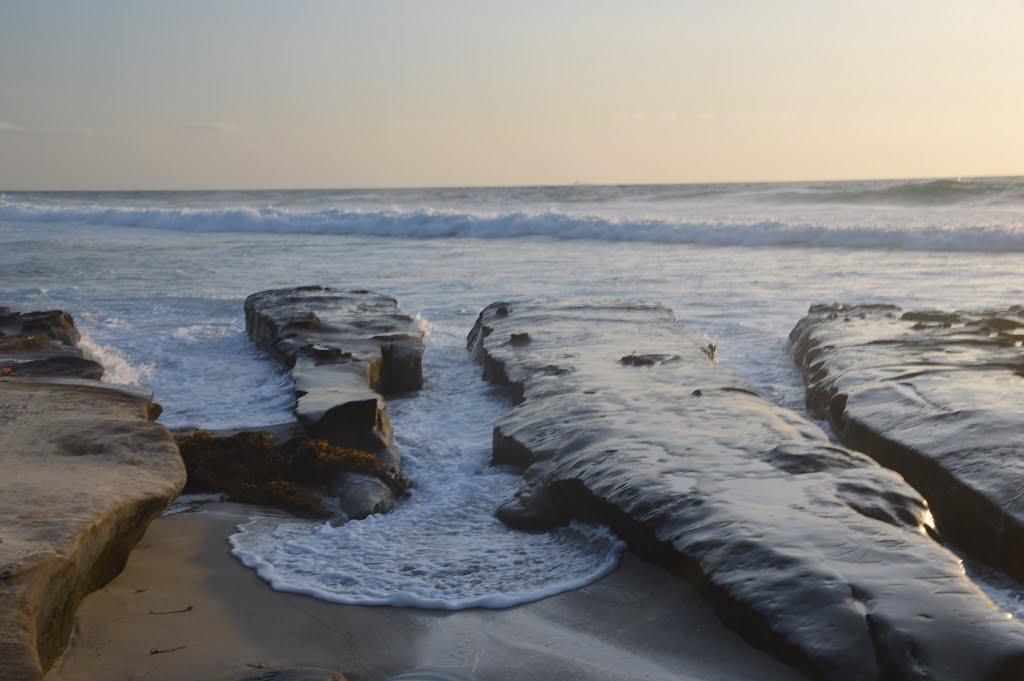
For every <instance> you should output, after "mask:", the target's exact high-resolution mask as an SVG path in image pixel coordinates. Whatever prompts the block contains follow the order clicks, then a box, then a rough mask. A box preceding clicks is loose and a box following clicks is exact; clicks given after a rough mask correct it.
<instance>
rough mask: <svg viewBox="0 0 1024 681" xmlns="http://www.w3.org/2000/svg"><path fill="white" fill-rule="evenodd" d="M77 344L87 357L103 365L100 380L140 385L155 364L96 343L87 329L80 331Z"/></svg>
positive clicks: (147, 377) (151, 373)
mask: <svg viewBox="0 0 1024 681" xmlns="http://www.w3.org/2000/svg"><path fill="white" fill-rule="evenodd" d="M78 345H79V347H80V348H81V349H82V353H83V354H84V355H85V356H86V357H87V358H89V359H91V360H94V361H96V362H99V363H100V364H102V365H103V378H102V379H100V380H102V381H103V382H105V383H117V384H119V385H142V384H143V383H144V382H145V381H146V380H148V379H149V378H150V377H152V375H153V370H154V368H155V366H156V365H155V364H154V363H153V362H142V361H138V360H134V359H132V358H130V357H128V355H127V354H125V353H124V352H122V351H121V350H118V349H117V348H115V347H112V346H109V345H103V344H101V343H97V342H96V341H94V340H93V339H92V337H91V336H90V335H89V333H88V332H87V331H81V340H80V341H79V343H78Z"/></svg>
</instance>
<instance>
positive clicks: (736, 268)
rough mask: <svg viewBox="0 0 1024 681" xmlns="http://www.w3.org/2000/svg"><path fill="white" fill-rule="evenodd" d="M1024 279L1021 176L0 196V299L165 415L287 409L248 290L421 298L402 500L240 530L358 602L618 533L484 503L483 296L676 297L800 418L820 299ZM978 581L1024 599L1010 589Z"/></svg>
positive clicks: (893, 298)
mask: <svg viewBox="0 0 1024 681" xmlns="http://www.w3.org/2000/svg"><path fill="white" fill-rule="evenodd" d="M1022 275H1024V178H984V179H942V180H900V181H870V182H815V183H782V184H705V185H655V186H632V185H631V186H591V185H579V186H565V187H523V188H465V189H404V190H299V191H223V192H210V191H203V192H45V193H33V192H3V193H0V292H2V294H3V295H2V300H0V305H6V306H9V307H13V308H16V309H24V310H38V309H52V308H62V309H66V310H69V311H71V312H72V313H73V315H74V316H75V319H76V322H77V323H78V326H79V328H80V330H81V331H82V334H83V347H84V348H85V349H86V351H87V352H88V353H89V354H90V355H92V356H93V357H95V358H96V359H98V360H99V361H101V362H102V363H103V364H104V365H105V366H106V367H107V369H108V376H107V380H109V381H112V382H120V383H140V384H144V385H147V386H150V387H152V388H153V390H154V391H155V394H156V399H157V401H158V402H160V403H161V404H162V405H163V406H164V413H163V415H162V416H161V418H160V421H161V422H162V423H164V424H165V425H167V426H168V427H170V428H179V427H203V428H212V429H220V428H233V427H256V426H265V425H272V424H277V423H282V422H286V421H289V420H290V419H291V414H290V408H291V405H292V395H291V385H290V381H289V378H288V376H287V374H286V373H284V372H283V371H282V370H281V369H280V368H279V367H278V366H277V365H276V364H274V363H273V362H271V361H270V360H269V359H268V358H267V357H266V356H265V355H264V354H263V353H262V352H261V351H259V350H258V349H256V348H255V347H253V346H252V344H251V343H250V342H249V340H248V339H247V337H246V335H245V329H244V321H243V314H242V302H243V300H244V299H245V297H246V296H247V295H248V294H250V293H253V292H256V291H259V290H263V289H267V288H276V287H284V286H294V285H305V284H320V285H328V286H337V287H348V288H369V289H373V290H376V291H380V292H382V293H386V294H388V295H391V296H394V297H395V298H397V299H398V301H399V303H400V305H401V306H402V307H403V309H404V310H405V311H406V312H408V313H410V314H414V315H416V316H417V318H418V319H419V320H420V322H421V324H422V325H423V326H424V328H425V330H427V331H428V335H427V353H426V356H425V365H424V368H425V386H424V389H423V390H422V391H420V392H419V393H417V394H415V395H413V396H409V397H404V398H402V399H397V400H392V401H390V402H389V410H390V411H391V413H392V420H393V422H394V426H395V430H396V433H397V436H398V446H399V448H400V452H401V454H402V456H403V459H404V461H405V466H406V473H407V474H408V475H409V476H410V477H411V478H412V479H413V481H414V484H415V488H414V490H413V494H412V496H411V498H410V499H408V500H407V501H405V502H403V504H402V505H401V506H400V507H399V508H398V509H397V510H396V511H394V512H393V513H392V514H390V515H388V516H383V517H372V518H370V519H367V520H365V521H360V522H352V523H348V524H346V525H343V526H341V527H332V526H330V525H327V524H322V523H311V522H304V521H295V520H289V519H284V518H281V517H278V516H274V515H267V516H260V517H256V518H254V519H253V521H252V522H251V523H249V524H247V525H244V526H243V527H242V528H241V529H240V531H239V533H238V534H236V535H234V536H233V538H232V544H233V547H234V548H233V550H234V552H235V554H236V555H237V556H238V557H239V558H240V559H241V560H242V561H243V562H245V563H246V564H247V565H249V566H251V567H253V568H255V569H257V570H258V572H259V573H260V575H261V576H262V577H263V578H264V579H266V580H268V581H269V582H270V583H271V584H272V585H273V586H274V588H277V589H281V590H288V591H296V592H300V593H307V594H310V595H313V596H315V597H318V598H323V599H326V600H332V601H337V602H343V603H368V604H390V605H411V606H420V607H435V608H446V609H458V608H465V607H474V606H485V607H504V606H509V605H513V604H515V603H521V602H525V601H529V600H534V599H537V598H541V597H544V596H547V595H550V594H554V593H558V592H560V591H565V590H568V589H572V588H576V587H578V586H580V585H583V584H586V583H589V582H591V581H593V580H595V579H598V578H599V577H600V576H602V575H604V574H606V573H607V572H609V571H610V570H612V569H614V567H615V565H616V563H617V560H618V556H619V554H620V553H621V551H622V550H623V546H622V544H621V542H619V541H618V539H617V538H616V537H615V536H614V535H613V534H612V533H611V532H610V531H608V530H607V529H605V528H601V527H589V526H585V525H575V526H573V527H570V528H565V529H562V530H558V531H555V532H551V533H541V534H528V533H519V532H514V531H511V530H508V529H506V528H505V527H504V526H503V525H501V523H500V522H498V521H497V520H496V519H495V518H494V517H493V515H492V511H493V510H494V508H496V507H497V506H498V505H499V504H500V503H502V502H503V501H505V500H507V499H509V498H510V497H511V496H512V495H513V494H514V492H515V490H516V487H517V484H518V477H517V476H516V475H514V474H511V473H508V472H504V471H500V470H494V469H491V468H489V467H488V465H487V462H488V457H489V453H490V444H491V430H492V426H493V423H494V421H495V420H496V419H497V418H498V417H499V416H500V415H501V414H502V413H504V411H506V410H507V409H509V406H510V404H509V402H508V399H507V397H506V396H504V395H503V394H501V393H500V392H498V391H496V390H494V389H493V388H490V387H488V386H486V385H485V384H484V383H483V381H481V380H480V377H479V373H480V371H479V367H477V366H476V365H474V364H473V363H472V361H471V359H470V357H469V355H468V353H467V352H466V349H465V337H466V333H467V332H468V331H469V329H470V327H471V326H472V324H473V322H474V320H475V318H476V315H477V314H478V312H479V311H480V309H481V308H483V307H484V306H485V305H487V304H488V303H491V302H494V301H496V300H527V299H543V300H560V299H567V298H574V299H598V298H601V299H607V298H617V299H630V300H649V301H656V302H660V303H664V304H666V305H668V306H670V307H672V308H673V310H674V311H675V314H676V317H677V319H678V320H679V322H680V323H681V324H683V325H685V326H686V327H688V328H690V329H691V330H693V331H696V332H697V333H699V334H702V335H703V336H705V337H706V338H707V339H708V342H715V343H716V344H717V346H718V357H719V362H720V364H721V365H722V367H724V368H726V369H729V370H732V371H734V372H736V373H737V374H738V375H739V376H740V377H741V378H742V379H743V380H745V381H746V382H747V383H748V384H749V385H751V386H752V387H753V388H754V389H755V390H757V391H759V392H760V393H762V394H763V395H764V396H765V397H767V398H768V399H770V400H772V401H774V402H776V403H778V404H781V405H783V406H786V407H789V408H791V409H794V410H797V411H800V412H801V413H805V411H804V407H803V385H802V382H801V379H800V375H799V373H798V372H797V370H796V369H795V367H794V365H793V362H792V358H791V356H790V350H789V346H788V340H787V337H788V333H789V331H790V329H791V328H792V327H793V325H794V324H795V323H796V321H797V320H798V319H800V317H801V316H802V315H803V314H804V313H805V312H806V310H807V308H808V306H810V305H812V304H815V303H830V302H848V303H855V302H885V303H894V304H897V305H901V306H904V307H906V308H914V309H921V308H941V309H947V310H948V309H969V308H980V307H1006V306H1007V305H1010V304H1021V303H1024V276H1022ZM626 350H629V349H628V348H627V349H626ZM823 427H824V425H823ZM983 585H984V586H985V587H986V588H987V589H988V590H989V593H990V594H992V595H993V596H994V597H995V598H997V600H998V601H999V602H1000V603H1001V604H1002V605H1003V606H1004V607H1006V608H1007V609H1008V610H1010V611H1011V612H1016V613H1017V614H1021V612H1022V611H1024V607H1022V606H1021V602H1020V590H1019V587H1018V586H1017V585H1014V584H1012V583H1009V582H1006V581H1005V580H1004V579H1002V578H1000V577H999V576H997V575H991V574H987V575H985V580H984V582H983Z"/></svg>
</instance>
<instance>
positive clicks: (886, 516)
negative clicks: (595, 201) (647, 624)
mask: <svg viewBox="0 0 1024 681" xmlns="http://www.w3.org/2000/svg"><path fill="white" fill-rule="evenodd" d="M524 334H525V336H524ZM514 336H518V338H519V339H523V338H524V337H525V338H528V339H529V342H522V340H519V341H515V340H513V337H514ZM469 345H470V347H471V348H472V350H473V351H474V353H475V354H476V355H477V357H478V358H479V359H480V361H481V362H482V363H483V366H484V371H483V373H484V377H485V378H486V379H487V380H489V381H491V382H493V383H496V384H499V385H506V386H508V387H509V389H510V392H511V394H512V397H513V400H514V402H515V404H516V406H515V407H514V408H513V409H512V410H511V412H510V413H509V414H508V415H506V416H505V417H503V418H502V419H501V420H499V421H498V423H497V426H496V428H495V432H494V455H493V459H494V463H498V464H500V463H508V464H514V465H518V466H521V467H525V472H524V483H523V488H522V490H521V493H520V495H519V496H518V497H517V498H516V499H515V500H513V501H512V502H510V503H509V504H508V505H506V506H505V507H503V508H502V509H501V511H500V515H501V517H502V518H503V519H505V520H506V522H508V523H510V524H513V525H516V526H525V527H529V528H533V529H540V528H543V527H545V526H551V525H554V524H558V523H561V522H565V521H566V520H567V519H568V518H570V517H576V518H583V519H596V520H600V521H603V522H606V523H609V524H610V525H611V526H612V527H614V528H615V530H616V531H617V532H618V533H619V534H620V536H622V537H623V538H624V539H626V540H627V541H628V542H629V543H630V545H631V547H632V548H633V549H634V550H635V551H637V552H639V553H641V554H643V555H646V556H648V557H650V558H652V559H654V560H657V561H659V562H661V563H662V564H664V565H666V566H668V567H669V568H671V569H673V570H676V571H679V572H682V573H685V574H688V575H689V576H691V577H693V578H694V579H697V580H699V581H700V582H701V583H702V584H704V585H705V586H706V587H707V590H708V593H709V595H710V596H711V597H712V600H713V601H714V602H716V603H717V604H718V606H719V608H720V612H721V613H722V615H723V617H724V618H725V619H726V621H728V622H730V623H731V624H732V625H734V626H735V627H736V628H737V629H738V630H739V631H741V632H742V633H744V634H745V635H746V636H747V637H748V638H749V639H750V640H752V641H753V642H755V643H757V644H759V645H761V646H763V647H766V648H768V649H770V650H772V651H773V652H775V653H776V654H777V655H779V656H780V657H782V658H784V659H787V660H789V661H791V662H793V663H795V664H799V665H801V666H802V667H803V668H805V669H807V670H808V671H809V672H810V673H811V674H812V675H814V676H815V677H818V678H823V679H829V680H833V681H872V680H875V679H886V680H888V679H913V680H922V681H923V680H924V679H930V680H932V681H940V680H948V681H982V680H986V681H995V680H997V679H1000V680H1008V679H1012V678H1024V628H1022V627H1020V626H1019V625H1018V624H1017V623H1016V622H1013V621H1009V620H1008V619H1007V617H1006V615H1005V613H1003V612H1001V611H1000V610H999V609H998V608H997V607H996V606H995V605H993V604H992V603H991V601H990V600H989V599H988V598H987V597H985V596H984V595H983V594H982V592H981V591H979V589H978V588H977V587H976V586H975V585H974V584H973V583H971V582H970V581H969V580H968V579H967V578H966V577H965V575H964V571H963V568H962V566H961V565H960V562H959V561H958V560H957V558H956V556H955V555H953V554H952V553H950V552H949V551H948V550H946V549H945V548H943V547H942V546H941V545H940V544H938V543H937V542H935V541H933V540H932V539H931V538H930V537H929V532H931V528H929V524H928V523H929V513H928V507H927V505H926V503H925V501H924V500H923V499H922V498H921V497H920V496H919V495H918V494H917V493H916V492H915V491H914V490H913V489H912V488H911V487H910V486H909V485H907V484H906V483H905V482H904V481H903V480H902V479H901V478H900V477H899V476H898V475H896V474H895V473H893V472H891V471H888V470H886V469H885V468H883V467H881V466H879V465H877V464H876V463H875V462H874V461H873V460H871V459H870V458H868V457H867V456H864V455H862V454H859V453H856V452H853V451H850V450H847V449H843V448H841V447H837V446H834V445H832V444H831V443H830V442H829V441H828V440H827V438H826V437H825V435H824V433H822V432H821V431H820V429H818V428H817V427H815V426H814V425H812V424H811V423H809V422H807V421H806V420H804V419H802V418H800V417H799V416H797V415H796V414H794V413H792V412H790V411H787V410H784V409H781V408H779V407H776V406H774V405H772V404H770V403H768V402H767V401H766V400H764V399H763V398H761V397H760V396H758V395H756V394H755V393H753V392H751V391H750V390H749V389H748V388H747V387H746V386H744V385H743V384H742V383H741V382H740V381H739V380H738V379H737V378H736V377H735V376H734V375H733V374H731V373H730V372H728V371H724V370H722V369H720V368H718V367H716V366H715V364H714V362H713V359H712V358H711V356H712V355H713V354H714V353H713V348H708V347H705V346H703V344H702V343H701V342H700V341H699V340H698V339H697V338H696V337H694V336H692V335H689V334H687V333H685V332H683V331H681V330H680V329H679V327H678V326H677V325H676V324H675V321H674V319H673V318H672V315H671V312H670V311H669V310H668V309H666V308H664V307H660V306H657V305H646V304H616V303H609V304H596V303H593V304H570V303H561V304H543V303H537V304H526V303H522V304H519V303H512V304H510V303H496V304H494V305H491V306H489V307H487V308H486V309H485V310H484V311H483V312H482V313H481V314H480V318H479V319H478V321H477V323H476V326H475V327H474V328H473V330H472V332H471V333H470V336H469ZM681 635H682V634H681Z"/></svg>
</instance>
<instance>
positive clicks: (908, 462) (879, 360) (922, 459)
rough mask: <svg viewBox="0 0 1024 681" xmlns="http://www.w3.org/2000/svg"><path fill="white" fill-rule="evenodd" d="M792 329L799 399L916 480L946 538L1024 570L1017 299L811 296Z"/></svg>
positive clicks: (1023, 424) (1023, 325) (1021, 337)
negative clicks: (930, 303)
mask: <svg viewBox="0 0 1024 681" xmlns="http://www.w3.org/2000/svg"><path fill="white" fill-rule="evenodd" d="M790 338H791V339H792V341H793V351H794V356H795V359H796V362H797V364H798V365H799V366H800V367H801V368H802V370H803V374H804V381H805V383H806V386H807V406H808V407H809V408H810V409H811V410H812V411H813V412H814V413H815V414H816V415H818V416H820V417H821V418H828V419H829V421H830V422H831V424H832V427H833V428H834V429H835V431H836V434H837V435H838V436H839V437H840V438H841V439H842V440H843V442H844V443H846V444H847V445H849V446H850V447H853V448H856V449H859V450H860V451H863V452H865V453H867V454H869V455H870V456H872V457H873V458H874V459H876V460H877V461H879V462H880V463H881V464H883V465H884V466H886V467H888V468H892V469H893V470H896V471H898V472H899V473H901V474H902V475H903V477H904V478H906V480H907V482H909V483H910V484H912V485H913V486H914V487H916V488H917V489H918V491H920V492H921V494H923V495H924V496H925V498H927V499H928V503H929V505H930V506H931V508H932V510H933V511H934V513H935V517H936V522H937V524H938V527H939V530H940V531H941V532H942V535H943V536H944V537H945V538H947V539H949V540H950V541H952V542H954V543H955V544H956V545H958V546H959V547H961V548H963V549H964V550H965V551H967V552H968V553H970V554H972V555H974V556H976V557H977V558H979V559H981V560H983V561H985V562H987V563H989V564H991V565H994V566H996V567H998V568H1001V569H1003V570H1005V571H1006V572H1008V573H1009V574H1011V575H1013V576H1014V577H1016V578H1017V579H1024V494H1022V491H1024V349H1021V344H1022V342H1024V307H1021V306H1015V307H1010V308H1007V309H1002V310H988V311H980V312H952V313H949V312H939V311H925V312H904V311H903V310H901V309H900V308H898V307H894V306H891V305H854V306H844V305H838V304H837V305H815V306H814V307H812V308H811V309H810V312H809V313H808V315H807V316H806V317H804V318H803V319H802V320H800V321H799V322H798V323H797V325H796V327H795V328H794V329H793V332H792V334H791V335H790Z"/></svg>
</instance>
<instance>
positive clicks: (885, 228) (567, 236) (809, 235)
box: [0, 181, 1024, 253]
mask: <svg viewBox="0 0 1024 681" xmlns="http://www.w3.org/2000/svg"><path fill="white" fill-rule="evenodd" d="M943 182H945V181H943ZM913 186H915V187H916V186H920V187H923V188H922V189H911V188H910V187H911V185H901V186H900V187H890V188H889V189H881V190H870V191H874V192H876V193H877V192H896V193H899V192H904V193H905V192H918V191H919V192H922V193H923V195H927V194H928V192H934V191H946V188H944V187H945V185H937V184H935V183H928V184H925V185H913ZM844 196H847V197H848V198H849V196H851V193H850V192H848V191H847V192H845V193H844ZM820 200H821V201H825V199H820ZM883 217H884V216H883ZM1006 217H1008V218H1010V219H1011V220H1010V221H1005V220H1003V221H999V220H992V219H991V218H986V219H984V220H980V221H977V222H970V221H968V220H966V219H965V220H962V222H964V223H965V224H946V223H941V224H926V225H923V226H920V225H914V226H907V225H905V224H901V223H900V222H899V219H898V216H897V218H896V219H895V220H894V219H883V220H881V221H878V220H877V219H873V222H872V223H870V224H863V222H865V221H862V222H860V223H858V222H856V221H849V220H844V221H842V222H840V223H838V224H818V223H816V222H814V221H813V220H803V221H789V220H785V219H774V218H769V219H721V220H718V219H715V220H703V219H698V220H688V219H676V218H672V217H662V216H659V217H656V218H650V217H634V216H626V217H615V216H602V215H586V214H573V213H566V212H559V211H552V210H542V211H537V212H530V211H522V210H516V211H507V212H505V211H478V212H477V211H458V210H443V209H426V208H423V209H410V210H398V209H388V210H365V211H363V210H343V209H338V208H328V209H320V210H316V209H306V210H293V209H287V208H277V207H265V208H255V207H235V208H162V207H161V208H157V207H109V206H102V205H92V206H67V205H40V204H34V203H27V202H21V201H16V200H15V201H11V200H0V221H2V222H11V223H77V224H87V225H102V226H113V227H126V228H146V229H160V230H171V231H181V232H192V233H205V232H220V233H224V232H227V233H265V234H293V233H294V234H327V235H330V234H336V235H351V236H367V237H397V238H411V239H431V238H476V239H514V238H523V237H544V238H552V239H561V240H580V239H586V240H598V241H610V242H645V243H664V244H695V245H709V246H754V247H758V246H796V247H809V248H843V249H883V250H913V251H948V252H959V251H964V252H982V253H986V252H988V253H1002V252H1022V251H1024V220H1022V219H1021V217H1020V214H1019V213H1015V212H1008V213H1007V214H1006ZM940 219H941V218H940ZM850 222H852V224H847V223H850ZM876 223H877V224H876Z"/></svg>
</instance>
